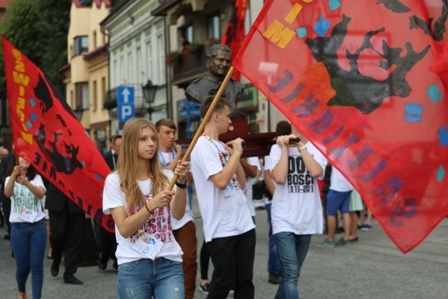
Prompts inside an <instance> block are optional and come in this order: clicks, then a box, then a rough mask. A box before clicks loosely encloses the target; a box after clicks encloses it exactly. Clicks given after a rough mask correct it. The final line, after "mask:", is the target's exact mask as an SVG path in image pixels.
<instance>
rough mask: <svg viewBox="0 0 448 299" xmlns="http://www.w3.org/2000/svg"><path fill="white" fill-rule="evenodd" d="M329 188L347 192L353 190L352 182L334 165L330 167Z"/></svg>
mask: <svg viewBox="0 0 448 299" xmlns="http://www.w3.org/2000/svg"><path fill="white" fill-rule="evenodd" d="M330 189H331V190H333V191H338V192H348V191H352V190H353V186H352V184H350V182H349V181H347V179H346V178H345V177H344V176H343V175H342V173H341V172H340V171H339V170H337V169H336V168H335V167H332V169H331V177H330Z"/></svg>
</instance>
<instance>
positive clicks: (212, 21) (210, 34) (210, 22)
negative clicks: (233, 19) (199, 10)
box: [207, 12, 221, 40]
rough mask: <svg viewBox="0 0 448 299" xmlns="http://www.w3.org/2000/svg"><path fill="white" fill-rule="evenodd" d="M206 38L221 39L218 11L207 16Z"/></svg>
mask: <svg viewBox="0 0 448 299" xmlns="http://www.w3.org/2000/svg"><path fill="white" fill-rule="evenodd" d="M207 38H213V39H216V40H219V39H221V24H220V18H219V12H217V13H214V14H212V15H209V16H208V17H207Z"/></svg>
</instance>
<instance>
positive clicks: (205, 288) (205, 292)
mask: <svg viewBox="0 0 448 299" xmlns="http://www.w3.org/2000/svg"><path fill="white" fill-rule="evenodd" d="M209 287H210V284H209V283H208V282H207V283H206V284H203V285H202V284H199V289H200V290H201V292H202V293H204V294H208V288H209Z"/></svg>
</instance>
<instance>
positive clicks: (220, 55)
mask: <svg viewBox="0 0 448 299" xmlns="http://www.w3.org/2000/svg"><path fill="white" fill-rule="evenodd" d="M231 58H232V51H231V50H230V48H229V46H227V45H222V44H215V45H213V46H211V47H210V48H209V49H208V51H207V64H208V69H209V74H210V75H211V76H212V77H216V78H219V79H223V78H224V77H225V76H226V74H227V72H228V71H229V68H230V60H231Z"/></svg>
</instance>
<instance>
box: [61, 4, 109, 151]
mask: <svg viewBox="0 0 448 299" xmlns="http://www.w3.org/2000/svg"><path fill="white" fill-rule="evenodd" d="M111 6H112V5H111V2H110V1H109V0H92V1H82V0H73V1H72V6H71V11H70V26H69V32H68V36H67V38H68V43H67V44H68V52H67V55H68V57H67V61H68V63H67V64H66V65H65V66H63V67H62V68H61V71H62V73H63V74H64V83H65V84H66V99H67V102H68V104H69V105H70V107H72V109H73V110H74V111H75V114H76V115H77V116H78V119H79V120H80V122H81V123H82V125H83V126H84V128H85V129H86V131H87V132H88V133H89V134H90V136H91V138H92V139H93V140H94V142H95V144H96V145H97V147H98V149H99V150H100V151H102V152H104V151H106V149H107V146H108V142H107V140H108V137H109V136H110V135H112V134H114V132H112V131H111V129H110V126H109V114H108V111H107V109H104V108H103V105H104V101H105V99H106V92H107V90H108V88H109V62H108V51H107V49H108V44H107V37H106V35H105V33H104V32H103V31H102V30H101V27H100V25H99V24H100V22H101V21H102V20H103V19H104V18H106V16H107V15H108V14H109V10H110V8H111Z"/></svg>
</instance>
